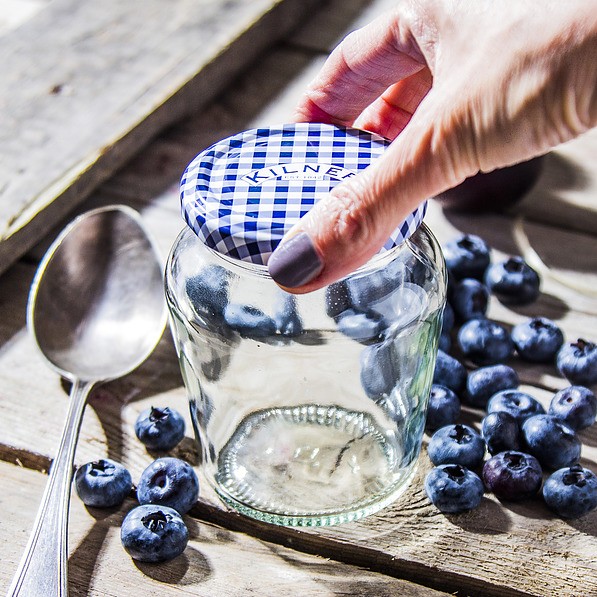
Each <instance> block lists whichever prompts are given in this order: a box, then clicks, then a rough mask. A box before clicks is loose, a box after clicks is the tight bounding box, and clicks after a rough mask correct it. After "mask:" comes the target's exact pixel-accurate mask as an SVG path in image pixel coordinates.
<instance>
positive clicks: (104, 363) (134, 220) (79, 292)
mask: <svg viewBox="0 0 597 597" xmlns="http://www.w3.org/2000/svg"><path fill="white" fill-rule="evenodd" d="M155 255H156V251H155V249H154V246H153V243H152V241H151V239H150V238H149V236H148V235H147V233H146V231H145V230H144V228H143V226H142V224H141V221H140V218H139V216H138V214H137V212H135V211H134V210H132V209H128V208H126V207H124V206H110V207H108V208H101V209H98V210H93V211H91V212H87V213H86V214H83V215H82V216H80V217H79V218H76V219H75V220H74V221H73V222H72V223H71V224H70V225H69V226H67V227H66V228H65V229H64V230H63V231H62V233H61V234H60V236H58V238H57V239H56V241H55V242H54V244H53V245H52V247H51V248H50V249H49V250H48V252H47V253H46V256H45V257H44V260H43V261H42V262H41V264H40V266H39V268H38V270H37V273H36V276H35V279H34V281H33V284H32V287H31V294H30V300H29V304H28V318H27V320H28V325H29V328H30V330H31V331H32V333H33V335H34V338H35V340H36V342H37V344H38V346H39V348H40V350H41V352H42V354H44V356H45V357H46V359H47V360H48V361H49V363H50V364H51V366H52V367H53V368H54V369H55V370H56V371H57V372H58V373H60V375H62V376H64V377H67V378H69V379H73V378H76V379H79V380H86V381H89V380H96V381H107V380H110V379H116V378H118V377H121V376H123V375H125V374H126V373H128V372H130V371H132V370H133V369H134V368H136V367H137V366H138V365H139V364H140V363H141V362H142V361H144V360H145V359H146V358H147V356H148V355H149V354H150V353H151V351H152V350H153V349H154V347H155V345H156V343H157V341H158V340H159V338H160V336H161V335H162V332H163V329H164V326H165V322H166V308H165V301H164V291H163V282H162V269H161V267H160V263H159V261H158V259H156V258H155Z"/></svg>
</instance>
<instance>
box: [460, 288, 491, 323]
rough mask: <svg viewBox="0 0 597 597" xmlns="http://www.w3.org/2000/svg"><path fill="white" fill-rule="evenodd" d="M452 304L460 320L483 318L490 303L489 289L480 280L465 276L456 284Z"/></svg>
mask: <svg viewBox="0 0 597 597" xmlns="http://www.w3.org/2000/svg"><path fill="white" fill-rule="evenodd" d="M451 304H452V306H453V308H454V313H455V315H456V318H457V320H458V321H460V322H464V321H469V320H470V319H479V318H483V317H485V314H486V313H487V307H488V305H489V289H488V288H487V286H485V284H483V283H481V282H479V280H475V279H474V278H464V279H463V280H460V281H459V282H457V283H456V285H455V286H454V290H453V293H452V297H451Z"/></svg>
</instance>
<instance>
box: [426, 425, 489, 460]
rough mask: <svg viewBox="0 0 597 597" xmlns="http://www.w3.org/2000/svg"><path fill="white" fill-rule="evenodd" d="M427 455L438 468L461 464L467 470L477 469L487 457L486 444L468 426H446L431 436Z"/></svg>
mask: <svg viewBox="0 0 597 597" xmlns="http://www.w3.org/2000/svg"><path fill="white" fill-rule="evenodd" d="M427 453H428V454H429V458H430V460H431V462H433V464H435V465H436V466H438V465H440V464H461V465H462V466H465V467H467V468H475V467H476V466H478V465H479V464H481V462H482V460H483V456H485V442H484V441H483V438H482V437H481V436H480V435H479V434H478V433H477V432H476V431H475V430H474V429H473V428H472V427H469V426H468V425H462V424H460V423H458V424H456V425H446V426H445V427H441V428H440V429H438V430H437V431H436V432H435V433H434V434H433V435H432V436H431V439H430V440H429V445H428V446H427Z"/></svg>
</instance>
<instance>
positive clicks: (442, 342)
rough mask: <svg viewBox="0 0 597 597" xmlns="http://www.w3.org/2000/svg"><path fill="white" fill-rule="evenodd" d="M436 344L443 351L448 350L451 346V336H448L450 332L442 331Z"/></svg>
mask: <svg viewBox="0 0 597 597" xmlns="http://www.w3.org/2000/svg"><path fill="white" fill-rule="evenodd" d="M438 346H439V349H440V350H442V351H443V352H446V353H447V352H450V349H451V348H452V338H451V337H450V334H444V333H443V332H442V334H441V335H440V337H439V344H438Z"/></svg>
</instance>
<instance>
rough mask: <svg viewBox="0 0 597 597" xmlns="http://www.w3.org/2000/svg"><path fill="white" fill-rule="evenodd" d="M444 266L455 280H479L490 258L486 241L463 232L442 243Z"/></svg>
mask: <svg viewBox="0 0 597 597" xmlns="http://www.w3.org/2000/svg"><path fill="white" fill-rule="evenodd" d="M443 252H444V257H445V260H446V267H447V268H448V271H449V272H450V274H451V275H452V276H454V278H455V279H456V280H462V279H463V278H476V279H477V280H481V279H482V278H483V275H484V273H485V270H486V269H487V267H488V266H489V262H490V260H491V253H490V249H489V247H488V246H487V243H486V242H485V241H484V240H483V239H482V238H480V237H479V236H475V235H474V234H463V235H461V236H459V237H457V238H455V239H452V240H449V241H448V242H446V243H444V247H443Z"/></svg>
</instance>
